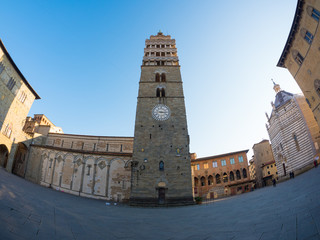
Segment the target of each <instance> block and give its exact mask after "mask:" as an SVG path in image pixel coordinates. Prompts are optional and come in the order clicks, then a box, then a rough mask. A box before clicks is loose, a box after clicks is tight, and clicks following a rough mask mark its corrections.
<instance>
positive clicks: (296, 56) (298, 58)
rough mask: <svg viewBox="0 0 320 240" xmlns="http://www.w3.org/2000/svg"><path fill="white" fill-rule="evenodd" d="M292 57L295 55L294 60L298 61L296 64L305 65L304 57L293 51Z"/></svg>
mask: <svg viewBox="0 0 320 240" xmlns="http://www.w3.org/2000/svg"><path fill="white" fill-rule="evenodd" d="M292 55H293V59H294V60H295V61H296V63H298V64H299V65H301V64H302V63H303V60H304V58H303V57H302V55H301V54H300V53H299V52H298V51H296V50H294V51H292Z"/></svg>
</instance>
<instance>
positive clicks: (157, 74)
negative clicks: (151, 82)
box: [156, 73, 160, 82]
mask: <svg viewBox="0 0 320 240" xmlns="http://www.w3.org/2000/svg"><path fill="white" fill-rule="evenodd" d="M156 82H160V74H159V73H156Z"/></svg>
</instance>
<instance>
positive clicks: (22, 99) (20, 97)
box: [18, 91, 27, 103]
mask: <svg viewBox="0 0 320 240" xmlns="http://www.w3.org/2000/svg"><path fill="white" fill-rule="evenodd" d="M26 98H27V94H26V93H25V92H23V91H22V92H21V94H20V96H19V98H18V99H19V101H20V102H22V103H24V101H25V100H26Z"/></svg>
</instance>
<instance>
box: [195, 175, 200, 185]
mask: <svg viewBox="0 0 320 240" xmlns="http://www.w3.org/2000/svg"><path fill="white" fill-rule="evenodd" d="M194 185H195V186H198V185H199V179H198V178H196V177H195V178H194Z"/></svg>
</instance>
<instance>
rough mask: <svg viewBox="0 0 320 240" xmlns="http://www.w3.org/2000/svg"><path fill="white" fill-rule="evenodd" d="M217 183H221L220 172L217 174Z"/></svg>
mask: <svg viewBox="0 0 320 240" xmlns="http://www.w3.org/2000/svg"><path fill="white" fill-rule="evenodd" d="M216 183H217V184H218V183H221V179H220V174H217V175H216Z"/></svg>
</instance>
